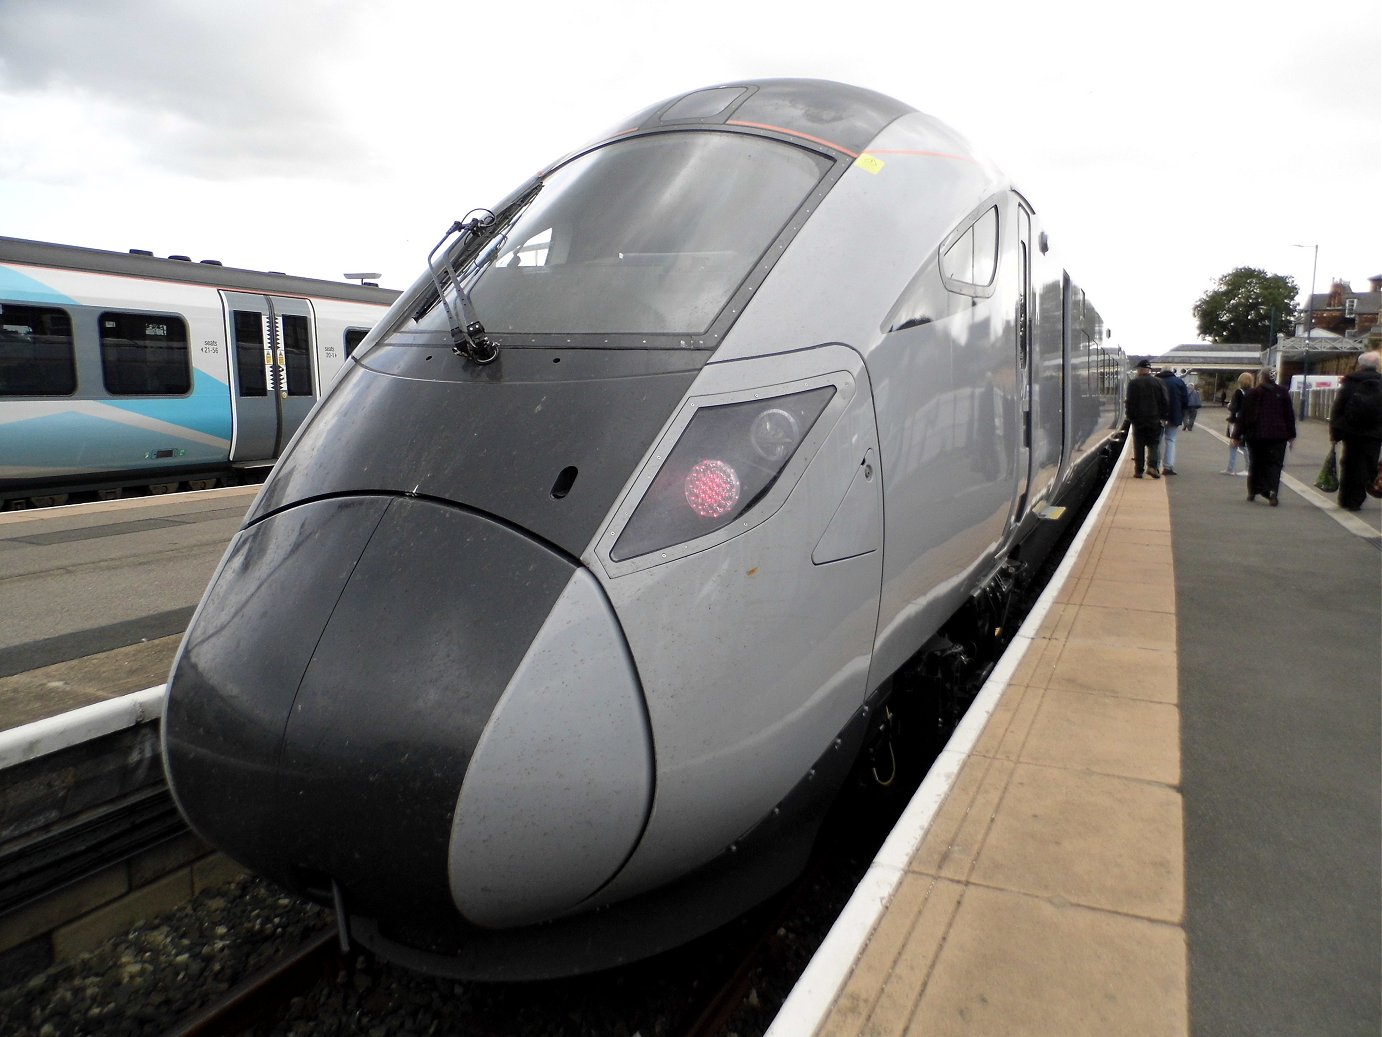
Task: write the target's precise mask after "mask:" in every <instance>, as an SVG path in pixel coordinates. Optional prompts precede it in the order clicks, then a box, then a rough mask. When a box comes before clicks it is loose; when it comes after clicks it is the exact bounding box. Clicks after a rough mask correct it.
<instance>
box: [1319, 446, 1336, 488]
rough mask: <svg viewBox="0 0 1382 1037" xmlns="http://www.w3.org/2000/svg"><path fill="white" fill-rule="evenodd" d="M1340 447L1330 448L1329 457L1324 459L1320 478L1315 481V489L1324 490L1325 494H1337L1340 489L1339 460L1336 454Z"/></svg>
mask: <svg viewBox="0 0 1382 1037" xmlns="http://www.w3.org/2000/svg"><path fill="white" fill-rule="evenodd" d="M1337 450H1338V447H1335V446H1331V447H1330V448H1329V456H1328V457H1326V458H1325V459H1324V464H1323V465H1322V466H1321V467H1320V474H1319V477H1318V478H1317V479H1316V480H1315V488H1316V489H1319V490H1323V491H1324V492H1325V493H1335V492H1336V491H1337V490H1338V489H1339V458H1338V455H1337V453H1336V451H1337Z"/></svg>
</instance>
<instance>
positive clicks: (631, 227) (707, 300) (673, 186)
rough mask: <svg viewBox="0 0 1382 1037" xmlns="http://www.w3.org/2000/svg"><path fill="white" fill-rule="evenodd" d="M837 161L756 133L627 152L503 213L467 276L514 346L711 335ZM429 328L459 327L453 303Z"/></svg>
mask: <svg viewBox="0 0 1382 1037" xmlns="http://www.w3.org/2000/svg"><path fill="white" fill-rule="evenodd" d="M829 165H830V162H829V160H828V159H826V158H824V157H823V156H821V155H818V154H816V153H814V152H811V151H808V150H806V149H804V148H801V147H797V146H794V145H791V144H785V143H782V142H779V141H774V140H769V139H765V138H762V137H756V136H752V135H748V134H738V133H669V134H658V135H652V136H648V137H638V138H632V139H629V140H625V141H621V142H617V143H614V144H611V145H608V146H606V147H603V148H600V149H598V150H596V151H593V152H590V153H588V154H586V155H583V156H580V157H578V158H577V159H575V160H574V161H572V162H569V163H567V164H566V165H564V166H562V167H560V168H559V169H557V170H556V171H555V172H553V173H551V174H550V175H549V176H547V177H546V178H544V181H543V185H542V187H541V189H540V190H539V191H537V192H536V193H535V194H533V195H532V196H531V197H530V198H529V200H528V201H527V204H524V205H521V206H517V207H514V208H512V209H511V210H509V211H507V212H501V214H500V218H499V220H497V221H496V223H495V225H494V226H493V227H491V228H488V229H487V230H486V232H485V234H484V238H483V241H482V242H480V243H471V244H470V245H469V247H468V248H467V249H466V251H467V252H469V253H470V256H468V257H466V258H468V259H469V260H470V261H469V262H468V263H465V264H464V266H463V270H462V272H461V278H462V280H463V281H464V282H465V284H466V287H467V288H468V290H469V293H470V298H471V302H472V303H473V306H474V311H475V313H476V314H477V315H478V317H479V318H480V320H482V321H483V322H484V326H485V328H486V329H487V331H488V332H489V333H490V334H492V335H496V336H500V337H503V336H505V335H518V336H528V335H551V334H560V335H592V334H594V335H615V336H619V335H628V334H634V335H648V334H655V335H697V334H700V333H703V332H704V331H705V330H706V329H708V328H709V327H710V325H711V323H712V322H713V321H714V320H715V318H716V316H717V315H718V314H719V313H720V311H721V310H722V309H723V308H724V306H725V304H726V303H727V302H728V301H729V299H730V298H731V297H732V296H733V294H734V292H735V289H737V288H738V287H739V285H740V284H742V283H743V281H744V279H745V278H746V277H748V275H749V273H750V272H751V271H752V270H753V269H754V266H755V264H757V263H758V261H759V260H760V258H761V257H762V256H763V254H764V253H765V252H766V251H767V249H768V247H769V246H770V245H771V244H772V242H773V241H774V240H775V239H776V238H777V237H778V235H779V234H780V233H781V232H782V230H783V229H784V227H785V226H786V225H787V223H788V222H789V221H790V220H791V218H792V216H793V214H794V213H795V212H796V211H797V209H798V208H799V207H800V205H801V204H802V202H803V201H804V200H805V199H806V197H807V196H808V195H809V194H810V193H811V191H812V190H813V189H814V188H815V187H816V185H817V184H818V183H819V182H820V181H821V179H822V178H823V177H824V176H825V174H826V172H827V170H828V168H829ZM472 257H473V258H472ZM435 299H436V295H435V293H432V300H433V303H435ZM413 315H414V316H419V314H418V313H417V311H414V313H413ZM420 318H421V319H420V321H419V325H418V326H419V327H420V328H428V327H429V326H435V327H436V328H438V329H441V328H444V327H445V323H444V322H445V314H444V312H443V309H442V307H439V306H435V305H431V306H430V307H428V308H427V310H426V312H425V313H423V314H421V315H420ZM612 344H613V343H612Z"/></svg>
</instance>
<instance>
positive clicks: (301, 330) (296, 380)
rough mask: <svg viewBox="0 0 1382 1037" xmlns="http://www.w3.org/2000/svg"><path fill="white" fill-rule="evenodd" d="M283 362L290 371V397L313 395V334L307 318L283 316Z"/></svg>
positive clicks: (288, 314)
mask: <svg viewBox="0 0 1382 1037" xmlns="http://www.w3.org/2000/svg"><path fill="white" fill-rule="evenodd" d="M283 361H284V364H285V366H286V367H287V371H288V395H289V396H311V395H312V332H311V329H310V328H309V327H308V326H307V318H306V317H303V316H300V315H297V314H291V313H285V314H284V315H283Z"/></svg>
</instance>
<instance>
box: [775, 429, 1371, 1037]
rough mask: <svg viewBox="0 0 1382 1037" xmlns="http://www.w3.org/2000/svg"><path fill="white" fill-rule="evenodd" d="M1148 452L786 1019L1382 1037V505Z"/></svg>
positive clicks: (1008, 662) (1294, 470) (1069, 566)
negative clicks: (1276, 497) (1271, 491)
mask: <svg viewBox="0 0 1382 1037" xmlns="http://www.w3.org/2000/svg"><path fill="white" fill-rule="evenodd" d="M1216 420H1217V424H1218V426H1219V427H1222V413H1221V412H1220V413H1216V411H1215V409H1214V408H1205V409H1204V410H1202V411H1201V414H1200V422H1199V423H1198V424H1197V427H1196V428H1195V429H1194V430H1193V431H1190V432H1185V431H1182V432H1181V433H1180V435H1179V442H1178V454H1177V458H1176V466H1175V467H1176V470H1177V474H1176V475H1175V476H1169V477H1166V478H1163V479H1161V480H1153V479H1150V478H1147V479H1142V480H1134V479H1133V477H1132V463H1131V457H1130V454H1125V457H1124V459H1123V461H1122V462H1121V463H1120V464H1119V467H1118V470H1117V472H1116V474H1115V476H1114V477H1113V478H1112V479H1111V480H1110V481H1109V483H1108V485H1107V487H1106V488H1105V491H1104V494H1103V496H1102V498H1101V501H1100V503H1099V505H1098V506H1097V508H1098V510H1097V512H1096V514H1095V516H1094V518H1093V521H1091V522H1090V523H1089V524H1088V525H1087V526H1086V529H1085V531H1084V532H1083V533H1082V534H1081V538H1080V540H1078V541H1077V542H1076V544H1075V545H1074V547H1072V550H1071V551H1070V553H1069V555H1068V556H1067V558H1066V560H1065V562H1064V563H1063V564H1062V566H1061V569H1060V571H1059V572H1058V573H1057V576H1056V579H1055V580H1054V581H1053V583H1052V585H1051V586H1050V587H1049V588H1048V589H1047V591H1046V592H1045V594H1044V595H1043V597H1042V599H1041V601H1039V602H1038V605H1037V608H1036V610H1035V611H1034V612H1033V614H1032V615H1031V616H1030V617H1029V618H1028V620H1027V622H1026V623H1025V624H1024V626H1023V628H1022V630H1021V631H1020V632H1019V634H1018V637H1017V639H1016V641H1015V642H1014V644H1013V645H1012V647H1011V648H1010V650H1009V651H1008V652H1007V653H1006V654H1005V656H1004V658H1003V660H1002V661H1001V662H1000V664H999V666H998V668H997V669H996V670H995V672H994V674H993V677H992V679H991V680H990V681H989V682H988V684H987V685H986V686H985V688H984V690H983V691H982V692H981V694H980V696H979V698H978V700H977V701H976V702H975V704H974V706H973V707H972V708H971V710H970V712H969V714H968V715H967V717H966V719H965V721H964V722H963V723H962V724H961V726H960V728H959V729H957V731H956V733H955V737H954V738H953V739H952V740H951V742H950V744H949V745H948V746H947V748H946V750H945V751H944V752H943V753H942V756H941V758H940V760H938V762H937V764H936V766H935V767H934V768H933V770H932V772H931V774H930V776H929V777H928V778H927V780H926V782H925V783H924V784H923V785H922V787H921V789H920V790H919V791H918V793H917V795H916V797H915V798H914V799H913V801H912V803H911V804H910V806H909V807H908V809H907V811H906V813H905V814H904V816H903V817H902V819H901V821H900V823H899V825H898V827H897V829H896V830H895V831H894V833H893V835H892V836H891V837H890V839H889V840H888V842H887V843H886V844H885V845H884V847H883V849H882V850H881V851H880V853H879V855H878V858H877V859H876V860H875V862H874V865H873V867H872V868H871V869H870V871H869V872H868V874H867V875H866V877H865V879H864V880H863V882H862V883H861V884H860V886H859V888H858V890H857V891H856V893H855V895H854V897H853V898H852V900H851V901H850V903H849V906H848V907H847V908H846V910H845V912H844V913H843V914H842V915H841V917H840V919H839V921H838V922H837V923H836V925H835V927H834V929H832V931H831V933H830V935H829V936H828V938H827V939H826V941H825V943H824V944H823V945H822V947H821V949H820V950H819V952H818V953H817V954H816V955H815V957H814V958H813V959H812V962H811V964H810V965H809V967H808V968H807V970H806V972H805V973H804V974H803V976H802V977H801V979H800V981H799V982H798V984H797V987H796V989H795V990H794V991H793V993H792V994H791V995H790V997H789V998H788V1000H787V1001H786V1003H785V1004H784V1006H783V1008H782V1010H781V1011H780V1012H779V1013H778V1016H777V1018H776V1019H775V1020H774V1022H773V1024H772V1027H771V1028H770V1030H769V1031H768V1033H769V1035H770V1037H803V1035H807V1034H816V1035H820V1037H884V1035H904V1034H905V1035H923V1034H924V1035H942V1034H984V1035H988V1034H1002V1035H1015V1034H1035V1035H1057V1034H1059V1035H1062V1037H1067V1035H1079V1034H1089V1035H1101V1037H1102V1035H1111V1034H1118V1035H1142V1034H1146V1035H1179V1034H1206V1035H1215V1037H1221V1035H1235V1034H1243V1035H1253V1037H1264V1035H1270V1034H1282V1035H1286V1034H1290V1035H1302V1034H1310V1035H1333V1034H1340V1035H1342V1034H1349V1035H1357V1034H1377V1033H1379V1032H1382V1005H1380V1004H1379V1001H1380V996H1379V991H1382V868H1380V867H1379V862H1380V860H1382V731H1380V730H1379V727H1380V725H1379V720H1380V719H1382V536H1379V532H1378V529H1379V525H1382V506H1380V502H1377V501H1372V500H1370V501H1369V502H1368V505H1367V506H1366V508H1365V510H1364V512H1362V513H1360V514H1349V513H1346V512H1343V511H1341V510H1340V509H1339V508H1338V506H1337V504H1336V503H1334V502H1333V501H1332V500H1330V499H1328V498H1326V497H1325V496H1324V495H1322V494H1320V493H1319V492H1318V491H1316V490H1315V489H1313V487H1312V485H1311V484H1312V483H1313V481H1314V478H1315V475H1316V474H1317V472H1318V470H1319V467H1320V464H1321V462H1322V461H1323V459H1324V456H1325V454H1326V453H1327V452H1328V449H1329V447H1328V433H1327V429H1326V428H1325V426H1324V425H1323V423H1321V422H1306V423H1303V425H1302V427H1301V429H1300V435H1299V437H1298V439H1297V442H1296V446H1295V448H1294V450H1293V451H1292V454H1291V456H1290V458H1289V459H1288V463H1287V468H1286V478H1285V479H1284V481H1283V486H1282V492H1281V502H1280V505H1279V506H1278V507H1271V506H1269V505H1268V504H1267V503H1266V502H1264V501H1262V500H1261V499H1259V500H1258V501H1257V502H1256V503H1249V502H1248V501H1247V499H1246V486H1245V484H1246V479H1243V478H1234V477H1231V476H1226V475H1223V474H1221V470H1222V469H1223V468H1224V467H1225V462H1226V458H1227V452H1228V446H1227V441H1226V440H1225V439H1224V438H1223V436H1222V435H1219V433H1218V432H1217V431H1216V429H1215V423H1216Z"/></svg>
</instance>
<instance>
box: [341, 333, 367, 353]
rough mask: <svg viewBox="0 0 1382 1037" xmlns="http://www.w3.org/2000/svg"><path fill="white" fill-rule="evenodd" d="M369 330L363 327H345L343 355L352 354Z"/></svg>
mask: <svg viewBox="0 0 1382 1037" xmlns="http://www.w3.org/2000/svg"><path fill="white" fill-rule="evenodd" d="M368 334H369V331H368V330H367V329H365V328H346V330H345V355H346V356H353V355H354V353H355V350H356V349H358V348H359V346H360V343H361V342H363V341H365V336H366V335H368Z"/></svg>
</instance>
